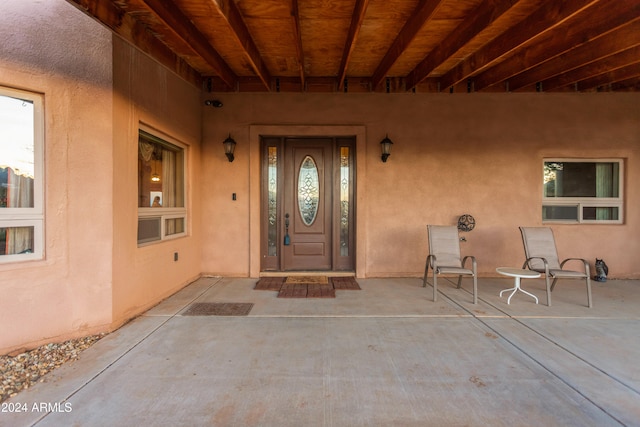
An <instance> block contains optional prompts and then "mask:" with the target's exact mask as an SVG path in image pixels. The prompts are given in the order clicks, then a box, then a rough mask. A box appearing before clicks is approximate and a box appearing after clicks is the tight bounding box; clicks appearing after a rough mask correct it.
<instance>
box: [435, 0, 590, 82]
mask: <svg viewBox="0 0 640 427" xmlns="http://www.w3.org/2000/svg"><path fill="white" fill-rule="evenodd" d="M598 1H599V0H567V1H562V2H559V1H556V0H547V2H546V3H545V4H543V5H542V6H540V7H539V8H538V9H537V10H536V11H535V12H533V13H532V14H531V15H529V17H527V18H526V19H524V20H523V21H521V22H520V23H519V24H516V25H514V26H513V27H511V28H510V29H509V30H507V31H506V32H504V33H503V34H502V35H500V36H498V37H496V38H495V39H494V40H493V41H491V42H490V43H489V44H487V45H486V46H484V47H482V48H481V49H479V50H478V51H477V52H475V53H474V54H472V55H470V56H469V57H468V58H466V59H465V60H464V61H463V62H461V63H460V64H458V65H457V66H456V67H455V68H453V69H451V70H450V71H448V72H447V73H446V74H445V75H444V76H442V78H440V87H441V88H443V89H444V88H448V87H451V86H454V85H455V84H457V83H459V82H462V81H464V80H466V79H468V78H469V77H471V76H472V75H473V74H474V73H478V72H479V71H481V70H484V69H486V68H488V67H489V66H490V65H491V64H492V63H493V62H494V61H496V60H497V59H499V58H501V57H502V56H504V55H506V54H507V53H509V52H511V51H513V50H515V49H516V48H518V47H519V46H522V45H524V44H525V43H526V42H528V41H529V40H531V39H533V38H535V37H536V36H538V35H539V34H542V33H544V32H545V31H548V30H550V29H552V28H555V27H556V26H558V25H560V24H561V23H562V22H564V21H565V20H566V19H568V18H570V17H571V16H573V15H575V14H577V13H579V12H580V11H582V10H584V9H585V8H586V7H589V6H590V5H592V4H594V3H597V2H598Z"/></svg>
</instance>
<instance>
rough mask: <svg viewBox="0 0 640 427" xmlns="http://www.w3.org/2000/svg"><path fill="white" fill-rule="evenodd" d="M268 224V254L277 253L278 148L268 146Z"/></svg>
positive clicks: (275, 254)
mask: <svg viewBox="0 0 640 427" xmlns="http://www.w3.org/2000/svg"><path fill="white" fill-rule="evenodd" d="M267 180H268V190H269V195H268V200H267V203H268V207H267V210H268V213H267V216H268V224H267V235H268V237H267V246H268V255H269V256H277V255H278V245H277V242H278V211H277V207H278V204H277V200H278V148H277V147H269V153H268V172H267Z"/></svg>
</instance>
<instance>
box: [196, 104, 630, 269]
mask: <svg viewBox="0 0 640 427" xmlns="http://www.w3.org/2000/svg"><path fill="white" fill-rule="evenodd" d="M207 98H217V99H220V100H221V101H223V103H224V106H223V107H222V108H218V109H213V108H211V107H203V108H204V122H203V126H204V130H203V132H204V133H203V137H204V146H203V158H202V160H203V171H202V173H203V176H205V177H207V179H208V181H209V182H211V186H210V187H209V191H208V192H207V195H206V197H204V198H203V215H204V217H206V218H208V221H207V223H206V224H205V225H204V227H203V239H202V242H203V243H202V245H203V268H202V270H203V271H205V272H211V273H220V274H224V275H235V276H256V275H257V274H258V272H259V262H256V260H257V259H258V258H259V255H260V254H259V247H258V245H256V244H255V239H254V238H252V235H255V233H256V231H255V230H258V229H259V225H260V224H259V209H260V205H259V200H260V199H259V191H260V187H259V185H256V184H255V183H256V182H259V181H256V179H259V173H260V165H259V162H260V157H259V145H258V144H256V143H255V141H253V142H252V141H251V128H252V125H253V126H256V125H260V126H262V125H280V126H282V127H283V129H286V127H287V126H294V125H295V126H300V125H303V126H325V129H327V130H328V131H329V132H330V130H331V126H332V125H333V126H338V125H352V126H364V128H365V129H366V131H365V134H366V136H365V138H364V139H365V141H359V142H358V165H357V169H358V175H357V176H358V194H357V197H358V200H362V201H364V203H361V204H359V205H358V213H357V214H358V224H357V234H358V235H357V238H358V247H357V253H358V266H357V274H358V276H361V277H365V276H368V277H385V276H387V277H390V276H421V275H422V274H423V269H424V261H425V258H426V256H427V254H428V244H427V233H426V224H451V225H453V224H455V223H456V220H457V218H458V216H459V215H461V214H463V213H469V214H472V215H473V216H474V217H475V218H476V221H477V226H476V229H475V230H474V231H472V232H470V233H466V235H465V237H466V238H467V242H466V243H462V251H463V253H464V254H473V255H475V256H476V257H477V258H478V263H479V270H480V272H481V274H482V275H485V276H490V275H495V268H496V267H498V266H520V265H522V262H523V261H524V251H523V249H522V242H521V237H520V233H519V230H518V226H520V225H527V226H535V225H542V220H541V203H542V162H543V158H545V157H580V158H598V157H620V158H624V159H625V162H626V163H625V166H626V176H625V184H626V185H625V207H626V210H625V223H624V224H622V225H586V224H584V225H559V224H553V225H551V226H552V228H553V229H554V231H555V234H556V239H557V243H558V250H559V253H560V256H561V257H569V256H580V257H585V258H587V259H589V260H591V261H592V262H593V260H594V259H595V257H599V258H604V259H605V260H606V261H607V263H608V265H609V268H610V276H611V277H618V278H623V277H624V278H638V277H640V267H639V265H638V263H637V262H636V259H635V254H637V253H638V252H639V250H640V239H638V238H637V236H640V214H639V211H638V209H637V206H638V204H639V202H640V188H638V186H637V185H636V183H638V182H640V166H639V165H638V160H639V154H640V148H639V147H640V114H639V113H640V107H639V105H640V96H639V95H638V94H611V93H593V94H547V93H535V94H516V93H511V94H480V93H473V94H343V93H336V94H296V93H262V94H237V93H231V94H227V93H224V94H209V95H208V96H207ZM228 133H231V134H232V136H233V137H234V139H235V140H236V141H237V142H238V146H237V148H236V160H235V161H234V162H233V163H228V162H227V161H226V158H225V157H224V154H223V150H222V144H221V142H222V141H223V140H224V138H226V136H227V135H228ZM386 134H388V135H389V137H390V138H391V139H392V140H393V141H394V143H395V144H394V145H393V149H392V154H391V157H390V158H389V160H388V162H387V163H382V162H381V161H380V147H379V142H380V140H382V139H383V138H384V136H385V135H386ZM232 192H235V193H237V194H238V201H232V199H231V193H232ZM634 236H635V237H634ZM221 245H222V246H221Z"/></svg>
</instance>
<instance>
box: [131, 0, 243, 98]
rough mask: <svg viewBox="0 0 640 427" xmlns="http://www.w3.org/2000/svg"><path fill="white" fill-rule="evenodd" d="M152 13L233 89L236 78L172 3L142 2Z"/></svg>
mask: <svg viewBox="0 0 640 427" xmlns="http://www.w3.org/2000/svg"><path fill="white" fill-rule="evenodd" d="M143 1H144V3H145V4H146V5H147V6H149V8H150V9H151V10H152V11H153V13H154V14H155V15H156V16H158V18H160V19H161V20H162V21H164V22H165V24H167V26H168V27H169V28H172V29H173V31H175V33H176V34H177V35H178V36H179V37H180V38H181V39H182V40H184V41H185V42H186V43H187V44H189V45H190V46H192V47H193V49H194V50H195V51H196V52H197V53H198V54H199V55H201V56H202V58H204V60H205V61H207V63H208V64H209V65H211V67H213V69H214V70H215V71H216V73H217V74H218V76H219V77H220V78H221V79H222V80H223V81H224V82H225V83H226V84H227V85H229V87H231V88H235V87H236V85H237V82H238V78H237V76H236V75H235V73H234V72H233V70H231V68H230V67H229V65H227V63H226V62H225V61H224V59H223V58H222V56H220V54H219V53H218V52H217V51H216V50H215V49H213V48H212V47H211V45H210V44H209V41H208V40H207V38H206V37H205V36H204V35H203V34H202V33H201V32H200V31H198V29H197V28H196V27H195V25H193V23H192V22H191V21H190V20H189V19H188V18H187V17H186V16H185V15H184V14H183V13H182V11H181V10H180V9H179V8H178V7H177V6H176V5H175V4H174V3H173V2H166V1H163V0H143Z"/></svg>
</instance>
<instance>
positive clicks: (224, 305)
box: [182, 302, 253, 316]
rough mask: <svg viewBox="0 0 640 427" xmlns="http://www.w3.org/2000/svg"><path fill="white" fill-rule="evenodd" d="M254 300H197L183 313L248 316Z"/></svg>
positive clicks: (184, 314)
mask: <svg viewBox="0 0 640 427" xmlns="http://www.w3.org/2000/svg"><path fill="white" fill-rule="evenodd" d="M252 308H253V303H252V302H196V303H193V304H191V305H190V306H189V308H187V310H186V311H185V312H184V313H182V315H183V316H247V315H248V314H249V312H250V311H251V309H252Z"/></svg>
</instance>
